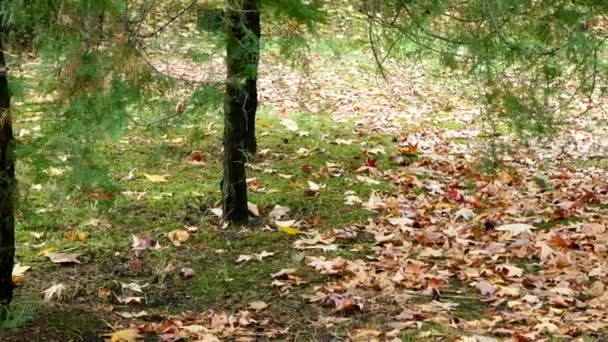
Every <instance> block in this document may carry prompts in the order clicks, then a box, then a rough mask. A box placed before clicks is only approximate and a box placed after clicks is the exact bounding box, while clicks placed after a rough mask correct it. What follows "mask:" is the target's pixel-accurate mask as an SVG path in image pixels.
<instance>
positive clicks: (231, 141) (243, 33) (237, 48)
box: [222, 0, 260, 224]
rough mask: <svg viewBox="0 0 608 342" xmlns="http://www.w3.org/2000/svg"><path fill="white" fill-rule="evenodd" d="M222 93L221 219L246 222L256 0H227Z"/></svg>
mask: <svg viewBox="0 0 608 342" xmlns="http://www.w3.org/2000/svg"><path fill="white" fill-rule="evenodd" d="M226 5H227V6H226V19H227V22H228V29H227V42H226V65H227V69H228V71H227V75H226V95H225V99H224V176H223V179H222V196H223V212H224V220H226V221H229V222H231V223H233V224H246V223H247V222H248V220H249V214H248V210H247V184H246V180H245V179H246V175H245V163H246V162H247V161H248V160H249V156H251V155H252V154H253V153H255V150H256V144H255V130H254V128H255V111H256V109H257V88H256V83H257V68H258V60H259V36H260V15H259V0H227V1H226Z"/></svg>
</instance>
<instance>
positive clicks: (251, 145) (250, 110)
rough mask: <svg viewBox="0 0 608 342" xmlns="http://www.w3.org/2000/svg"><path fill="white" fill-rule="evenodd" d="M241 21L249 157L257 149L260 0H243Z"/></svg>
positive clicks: (253, 154) (246, 134)
mask: <svg viewBox="0 0 608 342" xmlns="http://www.w3.org/2000/svg"><path fill="white" fill-rule="evenodd" d="M243 11H244V13H243V17H244V18H243V23H244V26H245V27H244V30H245V32H246V37H247V38H246V39H244V44H243V45H244V46H245V47H246V49H247V51H246V53H245V54H246V55H247V57H248V58H247V60H248V62H247V63H248V66H247V67H248V68H249V69H250V70H249V71H248V72H247V75H246V81H245V89H244V91H245V94H246V97H245V104H244V106H243V108H244V111H245V118H246V120H247V127H246V129H247V131H246V133H245V148H246V149H247V152H249V154H250V157H251V158H253V157H255V154H256V152H257V149H258V145H257V141H256V138H255V114H256V111H257V109H258V85H257V83H258V65H259V61H260V37H261V35H262V30H261V25H260V0H244V1H243Z"/></svg>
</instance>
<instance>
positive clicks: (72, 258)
mask: <svg viewBox="0 0 608 342" xmlns="http://www.w3.org/2000/svg"><path fill="white" fill-rule="evenodd" d="M81 255H82V254H78V253H60V252H46V253H44V256H45V257H47V258H49V259H50V260H51V261H52V262H54V263H56V264H66V263H76V264H80V260H78V257H79V256H81Z"/></svg>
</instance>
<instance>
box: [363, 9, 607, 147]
mask: <svg viewBox="0 0 608 342" xmlns="http://www.w3.org/2000/svg"><path fill="white" fill-rule="evenodd" d="M363 11H364V12H365V14H366V15H367V17H368V22H369V36H370V41H371V45H372V49H373V50H374V54H375V56H376V59H377V61H378V64H379V65H380V68H381V70H383V68H382V65H383V64H384V62H385V61H386V60H387V58H389V57H396V56H397V55H399V54H400V52H403V51H399V46H403V45H404V43H412V44H413V45H414V46H416V48H415V52H414V53H415V54H421V55H423V56H425V58H436V59H437V60H439V61H440V62H441V63H442V67H443V68H445V67H447V68H449V69H451V70H452V71H454V72H456V73H460V74H462V75H463V76H465V77H467V78H468V79H469V80H471V81H472V83H470V85H471V87H474V88H475V89H476V90H477V92H478V101H479V104H480V106H481V108H482V111H481V119H482V122H483V124H484V126H485V128H486V130H487V135H488V136H492V137H496V136H501V135H504V134H505V133H507V132H516V133H518V135H519V137H521V138H533V137H537V136H539V135H546V134H549V133H554V132H555V131H556V130H557V129H558V128H559V127H560V125H563V124H566V123H567V122H568V120H570V119H571V117H572V113H573V109H574V108H580V106H579V105H581V104H582V105H583V107H585V108H586V109H584V110H583V113H581V114H584V113H585V112H586V111H587V110H588V109H589V108H591V107H593V106H594V98H596V97H597V96H603V95H605V94H606V89H608V88H607V83H606V81H607V80H608V77H607V76H608V64H607V63H606V62H605V61H606V56H607V50H606V41H607V40H608V30H607V29H606V27H605V25H601V22H602V21H603V20H605V17H606V14H607V13H608V3H607V2H606V1H603V0H588V1H544V0H543V1H526V0H490V1H485V0H484V1H468V2H462V1H382V0H380V1H378V0H373V1H370V0H368V1H365V2H364V6H363ZM602 18H603V19H602ZM405 62H406V63H409V62H411V59H410V60H409V61H408V60H406V61H405ZM578 110H579V111H580V109H578ZM490 142H491V144H490V146H491V147H492V148H493V150H494V152H499V151H497V150H504V151H505V152H508V149H509V146H508V145H507V144H498V143H497V140H496V139H491V141H490ZM492 155H493V156H494V157H496V153H493V154H492Z"/></svg>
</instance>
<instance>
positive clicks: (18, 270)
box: [12, 263, 31, 285]
mask: <svg viewBox="0 0 608 342" xmlns="http://www.w3.org/2000/svg"><path fill="white" fill-rule="evenodd" d="M30 268H31V267H30V266H21V263H17V264H15V265H14V266H13V274H12V279H13V284H15V285H16V284H19V283H21V282H22V281H23V278H24V277H25V272H26V271H27V270H29V269H30Z"/></svg>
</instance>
